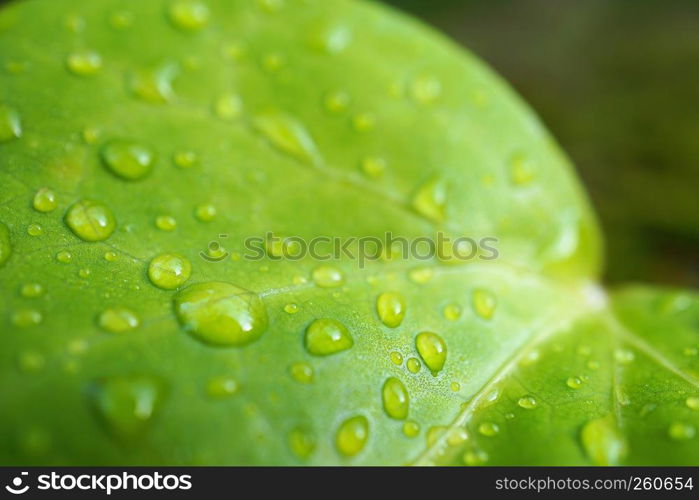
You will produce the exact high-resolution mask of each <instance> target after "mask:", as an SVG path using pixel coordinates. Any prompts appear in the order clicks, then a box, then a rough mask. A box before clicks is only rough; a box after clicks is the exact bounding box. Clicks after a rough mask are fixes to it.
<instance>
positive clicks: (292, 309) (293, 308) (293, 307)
mask: <svg viewBox="0 0 699 500" xmlns="http://www.w3.org/2000/svg"><path fill="white" fill-rule="evenodd" d="M298 311H299V306H298V304H294V303H289V304H286V305H285V306H284V312H285V313H287V314H296V313H297V312H298Z"/></svg>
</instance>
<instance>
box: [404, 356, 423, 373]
mask: <svg viewBox="0 0 699 500" xmlns="http://www.w3.org/2000/svg"><path fill="white" fill-rule="evenodd" d="M405 366H407V367H408V371H409V372H410V373H417V372H419V371H420V361H419V360H418V359H417V358H410V359H409V360H408V361H407V362H406V364H405Z"/></svg>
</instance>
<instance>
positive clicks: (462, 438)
mask: <svg viewBox="0 0 699 500" xmlns="http://www.w3.org/2000/svg"><path fill="white" fill-rule="evenodd" d="M466 441H468V432H466V429H464V428H463V427H455V428H453V429H451V430H449V432H448V434H447V444H448V445H449V446H458V445H460V444H463V443H465V442H466Z"/></svg>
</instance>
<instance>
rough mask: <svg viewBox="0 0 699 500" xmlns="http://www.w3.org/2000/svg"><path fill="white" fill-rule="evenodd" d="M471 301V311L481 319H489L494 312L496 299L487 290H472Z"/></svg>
mask: <svg viewBox="0 0 699 500" xmlns="http://www.w3.org/2000/svg"><path fill="white" fill-rule="evenodd" d="M472 303H473V311H474V312H475V313H476V314H477V315H478V316H480V317H481V318H483V319H491V318H492V317H493V314H495V308H496V306H497V299H496V298H495V295H493V294H492V293H491V292H489V291H487V290H474V292H473V297H472Z"/></svg>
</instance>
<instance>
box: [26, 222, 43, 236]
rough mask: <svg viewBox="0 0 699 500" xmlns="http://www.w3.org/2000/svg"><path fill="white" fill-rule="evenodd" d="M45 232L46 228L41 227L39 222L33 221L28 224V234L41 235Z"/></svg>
mask: <svg viewBox="0 0 699 500" xmlns="http://www.w3.org/2000/svg"><path fill="white" fill-rule="evenodd" d="M43 233H44V230H43V229H42V228H41V226H40V225H39V224H36V223H32V224H29V226H27V234H28V235H29V236H41V235H42V234H43Z"/></svg>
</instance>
